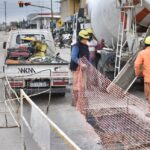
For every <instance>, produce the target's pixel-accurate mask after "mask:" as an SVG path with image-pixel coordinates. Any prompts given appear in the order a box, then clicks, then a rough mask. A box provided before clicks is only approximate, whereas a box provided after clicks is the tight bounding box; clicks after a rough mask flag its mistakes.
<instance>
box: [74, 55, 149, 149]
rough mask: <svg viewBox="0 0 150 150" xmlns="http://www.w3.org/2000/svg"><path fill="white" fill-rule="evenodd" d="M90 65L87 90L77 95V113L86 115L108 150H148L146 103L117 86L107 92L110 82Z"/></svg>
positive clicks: (86, 71)
mask: <svg viewBox="0 0 150 150" xmlns="http://www.w3.org/2000/svg"><path fill="white" fill-rule="evenodd" d="M81 61H82V62H83V63H84V64H86V65H87V68H86V69H85V70H84V73H83V71H82V74H85V75H86V76H85V78H86V84H85V88H84V89H83V88H82V90H81V91H79V93H78V97H79V98H78V102H77V109H78V110H79V111H80V112H81V113H82V114H84V115H85V117H86V120H87V122H88V123H90V124H91V125H92V126H93V127H94V129H95V131H96V133H97V134H98V135H99V137H100V140H101V144H102V146H103V148H104V149H106V150H149V149H150V118H148V117H146V116H145V113H146V112H147V111H148V108H147V107H148V105H147V103H146V102H145V101H144V100H142V99H139V98H138V97H136V96H134V95H132V94H130V93H126V94H124V92H125V91H124V90H122V89H121V88H119V87H118V86H117V85H113V86H111V88H110V89H107V87H108V85H109V84H110V83H111V81H110V80H109V79H108V78H107V77H105V76H103V75H102V74H101V73H100V72H99V71H97V70H96V69H95V67H93V66H92V65H91V64H90V63H89V62H88V61H87V60H86V59H85V58H82V59H81Z"/></svg>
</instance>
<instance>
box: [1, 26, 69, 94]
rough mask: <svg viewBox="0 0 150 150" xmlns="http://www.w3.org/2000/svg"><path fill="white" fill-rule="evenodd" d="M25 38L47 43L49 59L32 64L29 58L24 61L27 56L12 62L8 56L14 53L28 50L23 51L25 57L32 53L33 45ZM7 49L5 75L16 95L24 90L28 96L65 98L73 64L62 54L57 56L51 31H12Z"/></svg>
mask: <svg viewBox="0 0 150 150" xmlns="http://www.w3.org/2000/svg"><path fill="white" fill-rule="evenodd" d="M25 37H30V38H31V37H32V38H36V39H38V40H41V41H45V43H46V44H47V45H48V48H47V51H46V55H45V57H43V58H40V59H39V58H37V59H34V60H33V61H28V58H26V59H23V56H22V57H20V56H18V57H17V56H12V57H11V59H10V58H8V55H9V54H10V53H12V52H13V54H16V52H17V54H18V49H19V48H18V47H26V50H25V51H26V52H25V51H23V54H24V52H25V53H27V52H29V51H28V45H29V43H30V42H28V41H26V42H25V41H23V40H22V39H23V38H25ZM3 46H4V48H5V49H6V61H5V66H4V73H5V75H6V76H7V77H8V80H9V83H10V85H11V87H12V88H13V89H15V91H18V92H19V89H20V88H22V89H24V90H25V92H26V93H28V94H35V93H40V92H43V91H47V92H49V91H50V92H52V93H60V94H61V95H65V93H66V91H67V88H66V87H67V85H68V84H69V76H70V73H69V67H68V64H69V63H68V62H67V61H65V60H63V59H62V58H60V57H59V55H58V54H55V47H54V42H53V38H52V35H51V32H50V31H48V30H44V29H42V30H41V29H40V30H38V29H22V30H16V31H11V32H10V35H9V38H8V41H7V42H5V43H4V45H3ZM19 52H20V51H19ZM8 59H9V63H8Z"/></svg>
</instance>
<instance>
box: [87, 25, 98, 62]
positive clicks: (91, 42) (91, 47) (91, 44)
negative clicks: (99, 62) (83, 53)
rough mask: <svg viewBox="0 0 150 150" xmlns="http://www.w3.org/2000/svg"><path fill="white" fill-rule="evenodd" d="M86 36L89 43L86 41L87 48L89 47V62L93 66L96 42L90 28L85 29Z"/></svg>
mask: <svg viewBox="0 0 150 150" xmlns="http://www.w3.org/2000/svg"><path fill="white" fill-rule="evenodd" d="M86 30H87V32H88V34H89V41H88V43H87V44H88V47H89V52H90V62H91V63H92V64H93V65H95V55H96V46H97V41H96V39H95V37H94V35H93V30H92V28H87V29H86Z"/></svg>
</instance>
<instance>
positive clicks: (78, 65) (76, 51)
mask: <svg viewBox="0 0 150 150" xmlns="http://www.w3.org/2000/svg"><path fill="white" fill-rule="evenodd" d="M88 40H89V34H88V32H87V31H86V30H81V31H80V32H79V34H78V41H77V42H76V43H75V44H74V45H72V51H71V62H70V70H71V71H72V74H73V100H72V105H73V106H76V104H77V100H78V92H79V91H80V90H82V89H79V88H81V87H82V88H83V89H84V86H85V85H84V84H85V83H84V82H86V81H83V83H81V82H80V81H81V80H79V79H80V78H81V77H80V76H79V72H80V71H81V69H82V70H84V68H86V65H85V64H83V63H82V62H81V61H80V58H82V57H86V58H87V59H88V60H89V49H88V46H87V42H88ZM82 78H83V80H86V79H85V78H86V77H85V75H84V73H83V76H82ZM81 84H82V85H81Z"/></svg>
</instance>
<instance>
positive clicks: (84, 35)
mask: <svg viewBox="0 0 150 150" xmlns="http://www.w3.org/2000/svg"><path fill="white" fill-rule="evenodd" d="M79 36H80V37H82V38H83V39H89V34H88V32H87V31H86V30H81V31H80V32H79Z"/></svg>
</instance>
